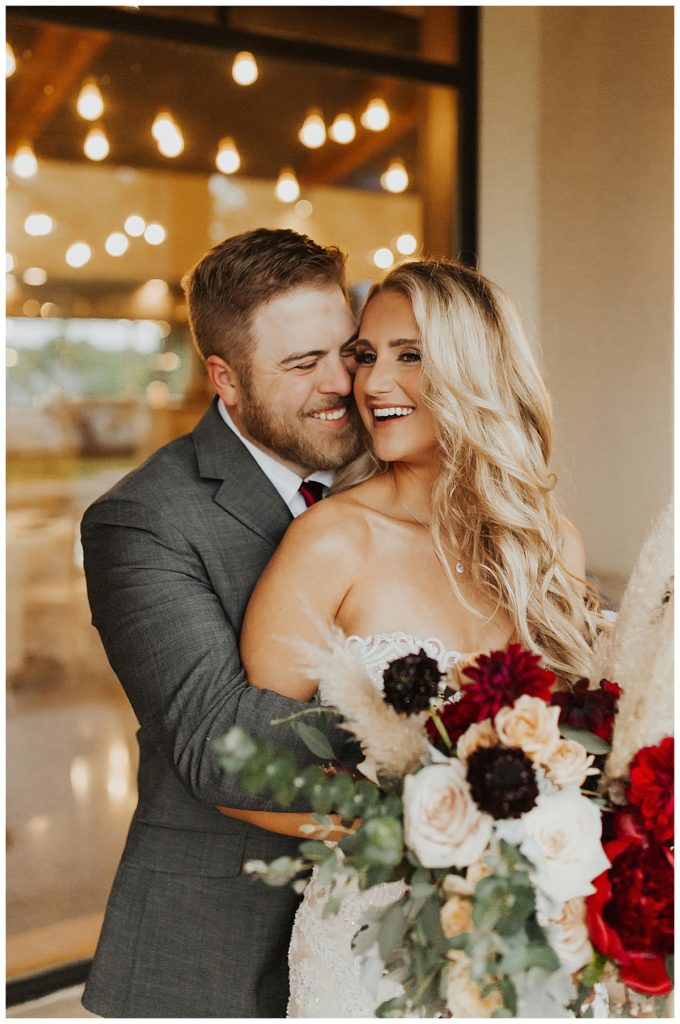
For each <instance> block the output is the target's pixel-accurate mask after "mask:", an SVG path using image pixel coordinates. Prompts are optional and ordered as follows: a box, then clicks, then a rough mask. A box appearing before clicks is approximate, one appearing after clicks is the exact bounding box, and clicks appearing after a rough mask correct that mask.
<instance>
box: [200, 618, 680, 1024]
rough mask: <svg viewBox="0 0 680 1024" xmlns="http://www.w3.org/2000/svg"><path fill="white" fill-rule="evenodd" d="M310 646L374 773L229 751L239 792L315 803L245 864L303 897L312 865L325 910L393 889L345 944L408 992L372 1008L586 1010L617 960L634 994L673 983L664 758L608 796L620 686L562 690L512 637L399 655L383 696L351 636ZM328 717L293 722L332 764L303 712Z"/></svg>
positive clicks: (390, 1011) (255, 745) (499, 1013)
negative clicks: (456, 654)
mask: <svg viewBox="0 0 680 1024" xmlns="http://www.w3.org/2000/svg"><path fill="white" fill-rule="evenodd" d="M307 654H308V660H309V671H310V674H311V675H313V677H315V678H317V679H319V680H320V681H321V682H320V693H321V696H322V699H323V701H324V702H325V703H326V704H328V705H332V706H333V707H334V708H335V709H336V710H337V711H339V712H340V714H342V716H343V718H344V719H345V726H346V727H347V728H349V729H351V731H352V732H353V733H354V734H355V735H356V737H357V739H358V740H359V741H360V742H361V744H362V747H363V748H364V750H365V752H366V755H367V762H365V764H364V771H365V773H366V774H367V775H370V776H372V777H373V778H374V780H375V781H371V780H370V779H369V778H362V779H359V780H357V779H354V778H352V777H351V776H350V775H349V774H347V773H345V772H338V773H337V774H335V775H332V776H330V777H329V776H328V775H327V774H326V773H324V770H323V769H322V768H321V767H320V766H313V767H311V768H308V769H306V770H305V772H303V773H302V774H298V773H297V772H296V770H295V766H294V764H293V763H292V758H291V757H290V755H289V754H287V753H285V752H283V753H275V752H273V751H272V749H271V748H270V746H269V745H268V744H267V743H266V742H265V741H258V742H254V741H252V740H251V739H250V738H249V737H247V736H246V735H245V734H244V733H243V732H242V731H241V730H240V729H238V728H234V729H232V730H231V732H230V733H228V734H227V736H226V737H224V738H223V739H222V740H221V741H219V743H218V744H217V749H218V752H219V755H220V757H221V760H222V763H223V765H224V767H225V768H226V769H227V770H229V771H238V772H240V773H241V776H242V782H243V785H244V786H245V787H246V788H248V789H250V790H252V791H256V790H258V789H261V788H264V787H265V786H269V787H270V788H271V790H272V792H273V793H274V796H275V797H276V798H277V799H278V800H279V801H280V802H281V803H282V804H283V805H284V806H285V805H288V804H289V803H290V802H291V801H292V799H293V798H294V796H296V795H297V794H298V793H300V794H304V795H305V796H306V797H307V798H308V800H309V801H310V803H311V806H312V808H313V811H314V824H312V825H310V826H308V829H309V833H310V839H308V840H306V841H303V842H302V843H301V844H300V848H299V856H298V857H296V858H288V857H284V858H279V859H278V860H277V861H274V862H273V863H272V864H270V865H265V864H264V863H260V862H257V863H251V864H250V865H249V866H248V867H249V869H250V870H251V871H252V872H253V873H255V874H257V875H259V877H261V878H262V879H263V880H264V881H266V882H268V883H269V884H272V885H282V884H287V883H292V884H293V885H294V887H295V888H296V889H297V891H299V892H302V891H303V890H304V887H305V885H306V884H307V881H308V878H309V876H310V873H311V871H312V869H315V877H316V880H317V884H318V885H320V886H323V887H324V891H325V893H326V903H325V909H324V914H332V913H335V912H337V910H338V909H339V907H340V905H341V902H342V899H343V895H344V894H345V893H346V891H347V882H348V880H354V881H353V884H354V885H358V887H359V888H360V889H361V890H370V889H371V888H372V887H373V886H376V885H380V884H382V883H385V882H401V887H400V888H399V889H398V893H400V894H401V895H397V896H396V897H395V899H394V900H393V902H391V903H390V904H389V905H388V906H386V907H384V906H382V907H378V906H370V900H369V901H367V913H366V915H365V918H364V924H363V926H362V927H361V929H360V930H359V932H358V933H357V935H356V936H355V937H354V941H353V945H354V949H355V951H356V953H357V956H359V957H360V958H361V959H362V962H363V964H364V972H365V978H366V983H367V985H368V984H369V983H370V982H371V979H372V980H373V984H374V988H375V987H376V985H375V982H376V978H377V977H379V976H387V977H388V978H390V979H392V980H393V981H394V982H395V983H397V986H398V988H397V991H398V992H399V994H398V995H396V996H395V997H394V998H392V999H390V1000H389V1001H388V1002H385V1003H383V1004H382V1005H381V1006H380V1007H378V1009H377V1011H376V1013H377V1015H378V1016H385V1017H389V1016H393V1017H403V1016H406V1015H413V1014H416V1015H424V1016H435V1015H444V1016H448V1015H453V1016H454V1017H459V1016H462V1017H488V1016H494V1017H509V1016H518V1017H559V1016H571V1015H574V1014H575V1015H577V1016H579V1015H584V1014H586V1013H588V1012H589V1011H588V1008H587V1007H588V1003H589V1001H590V999H591V998H592V991H593V985H594V984H595V982H596V981H597V980H598V979H599V977H600V976H601V974H602V971H603V969H604V967H605V965H606V964H607V962H608V960H611V961H613V962H614V963H615V964H616V965H617V966H618V967H619V969H620V971H621V976H622V977H623V978H624V980H625V981H626V983H627V984H629V985H630V986H631V987H633V988H635V986H636V984H637V985H638V986H642V987H641V991H654V992H658V993H662V992H666V991H668V988H667V987H665V986H666V984H667V983H668V986H669V987H670V982H669V976H668V974H667V973H666V972H667V971H669V970H671V967H670V961H669V960H668V959H667V953H668V951H669V940H670V938H671V936H670V929H671V926H672V913H671V911H670V905H671V904H670V900H671V899H672V888H670V887H669V878H670V872H671V871H672V859H671V854H670V845H669V844H670V836H671V833H670V832H669V829H670V824H669V822H670V819H669V815H668V807H669V805H668V798H667V792H668V790H667V784H668V781H669V774H668V771H669V764H670V760H669V758H670V757H671V755H672V750H671V748H669V746H668V745H667V744H666V746H664V745H663V744H662V745H661V746H660V747H659V749H658V750H656V749H651V750H647V751H641V752H640V753H639V754H638V756H637V757H636V758H635V759H634V762H633V765H632V766H631V770H630V782H629V783H622V782H621V780H617V781H616V782H613V781H612V782H611V783H609V785H608V787H607V789H606V792H598V785H597V780H598V778H599V776H600V769H601V767H602V766H603V764H604V759H605V755H606V754H607V752H608V751H609V745H610V740H611V737H612V730H613V726H614V716H615V713H616V706H617V701H618V699H619V696H620V688H619V687H618V686H617V685H616V684H615V683H610V682H608V681H606V680H603V681H602V682H601V683H600V685H599V687H598V688H596V689H589V686H588V681H587V680H582V681H581V683H579V684H577V686H576V687H575V688H574V690H573V691H571V692H559V691H558V692H555V677H554V676H553V674H552V673H551V672H548V671H546V670H544V669H543V668H541V666H540V662H539V658H538V657H536V656H535V655H533V654H531V653H529V652H528V651H526V650H524V649H522V648H521V647H520V646H518V645H510V646H509V647H508V649H507V650H504V651H495V652H493V653H491V654H489V655H480V656H479V657H478V658H477V659H476V661H474V662H472V663H469V664H465V665H458V666H455V667H454V669H452V670H450V671H449V673H448V675H447V676H446V677H443V675H442V673H441V672H440V671H439V668H438V665H437V662H436V661H434V660H433V659H431V658H429V657H428V656H427V654H426V653H425V651H424V650H421V651H420V652H419V653H417V654H411V655H407V656H405V657H402V658H399V659H397V660H395V661H393V662H392V663H391V664H390V665H389V666H388V667H387V669H386V671H385V673H384V677H383V683H384V685H383V690H382V692H381V691H380V690H378V689H377V688H376V687H375V686H374V685H373V683H372V682H371V680H370V678H369V677H368V675H367V673H366V671H365V668H364V666H363V664H362V663H361V661H360V659H359V658H358V657H357V655H356V654H354V652H353V651H352V650H350V649H349V648H348V647H347V644H346V642H345V640H344V637H342V635H341V634H334V635H333V637H332V639H331V643H330V652H329V653H328V652H327V653H322V652H320V651H312V650H311V649H310V650H308V651H307ZM319 712H320V709H319V708H310V709H306V710H305V712H303V713H302V715H301V716H298V717H295V719H294V720H293V721H291V725H292V726H293V727H294V728H296V730H297V731H298V732H299V733H300V735H301V736H302V737H303V738H304V739H305V741H306V742H307V744H308V746H309V747H310V748H311V749H312V750H314V752H315V753H316V754H317V755H318V756H319V757H322V758H326V759H328V760H331V759H332V757H333V751H332V750H331V749H330V747H329V745H328V742H327V740H326V738H325V736H324V734H323V732H322V731H321V730H319V729H317V728H315V727H314V726H311V725H310V724H309V719H308V717H307V716H308V715H311V714H315V713H319ZM321 713H323V710H322V709H321ZM665 742H666V741H664V743H665ZM670 742H671V745H672V741H670ZM601 789H602V787H601ZM614 807H615V808H616V809H615V811H613V813H612V812H611V809H612V808H614ZM603 816H604V817H605V818H607V819H612V824H611V826H610V825H609V824H608V825H607V836H608V837H609V836H611V838H610V839H609V840H608V841H606V842H605V845H604V846H603V842H602V837H603V829H602V820H603ZM338 832H340V834H341V836H342V837H341V839H340V840H339V841H338V842H337V843H336V844H329V843H327V842H324V838H325V837H327V836H329V835H331V834H333V835H337V834H338ZM312 834H314V838H311V835H312ZM650 985H651V986H652V988H649V987H647V988H645V986H650Z"/></svg>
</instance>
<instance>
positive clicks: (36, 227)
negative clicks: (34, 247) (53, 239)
mask: <svg viewBox="0 0 680 1024" xmlns="http://www.w3.org/2000/svg"><path fill="white" fill-rule="evenodd" d="M53 228H54V221H53V220H52V218H51V217H50V216H49V214H47V213H29V215H28V217H27V218H26V220H25V221H24V231H25V232H26V234H27V235H32V236H33V237H34V238H38V237H39V236H40V235H49V234H50V232H51V231H52V229H53Z"/></svg>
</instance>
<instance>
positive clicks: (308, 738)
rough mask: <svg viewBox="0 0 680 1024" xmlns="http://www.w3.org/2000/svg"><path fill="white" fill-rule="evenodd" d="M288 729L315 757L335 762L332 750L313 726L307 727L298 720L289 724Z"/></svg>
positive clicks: (318, 730) (324, 737) (326, 740)
mask: <svg viewBox="0 0 680 1024" xmlns="http://www.w3.org/2000/svg"><path fill="white" fill-rule="evenodd" d="M290 727H291V729H292V730H293V731H294V732H296V733H297V734H298V736H299V737H300V739H301V740H302V742H303V743H304V744H305V746H306V747H308V749H309V750H311V752H312V753H313V754H316V756H317V757H321V758H323V760H325V761H334V760H335V753H334V751H333V748H332V746H331V745H330V743H329V742H328V739H327V738H326V736H324V734H323V733H322V732H321V730H320V729H316V728H315V727H314V726H313V725H307V723H306V722H302V721H300V719H296V720H295V721H294V722H291V723H290Z"/></svg>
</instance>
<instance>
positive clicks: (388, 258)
mask: <svg viewBox="0 0 680 1024" xmlns="http://www.w3.org/2000/svg"><path fill="white" fill-rule="evenodd" d="M373 262H374V263H375V265H376V267H379V268H380V270H387V268H388V267H391V266H392V264H393V263H394V254H393V253H392V250H391V249H388V248H386V247H383V248H381V249H376V250H375V252H374V253H373Z"/></svg>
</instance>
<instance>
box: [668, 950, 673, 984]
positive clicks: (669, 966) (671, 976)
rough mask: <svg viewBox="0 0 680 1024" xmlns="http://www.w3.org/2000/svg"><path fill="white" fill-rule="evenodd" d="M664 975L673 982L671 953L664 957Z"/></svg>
mask: <svg viewBox="0 0 680 1024" xmlns="http://www.w3.org/2000/svg"><path fill="white" fill-rule="evenodd" d="M666 974H667V975H668V977H669V978H670V980H671V981H672V982H675V957H674V956H673V954H672V953H669V954H668V956H667V957H666Z"/></svg>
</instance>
